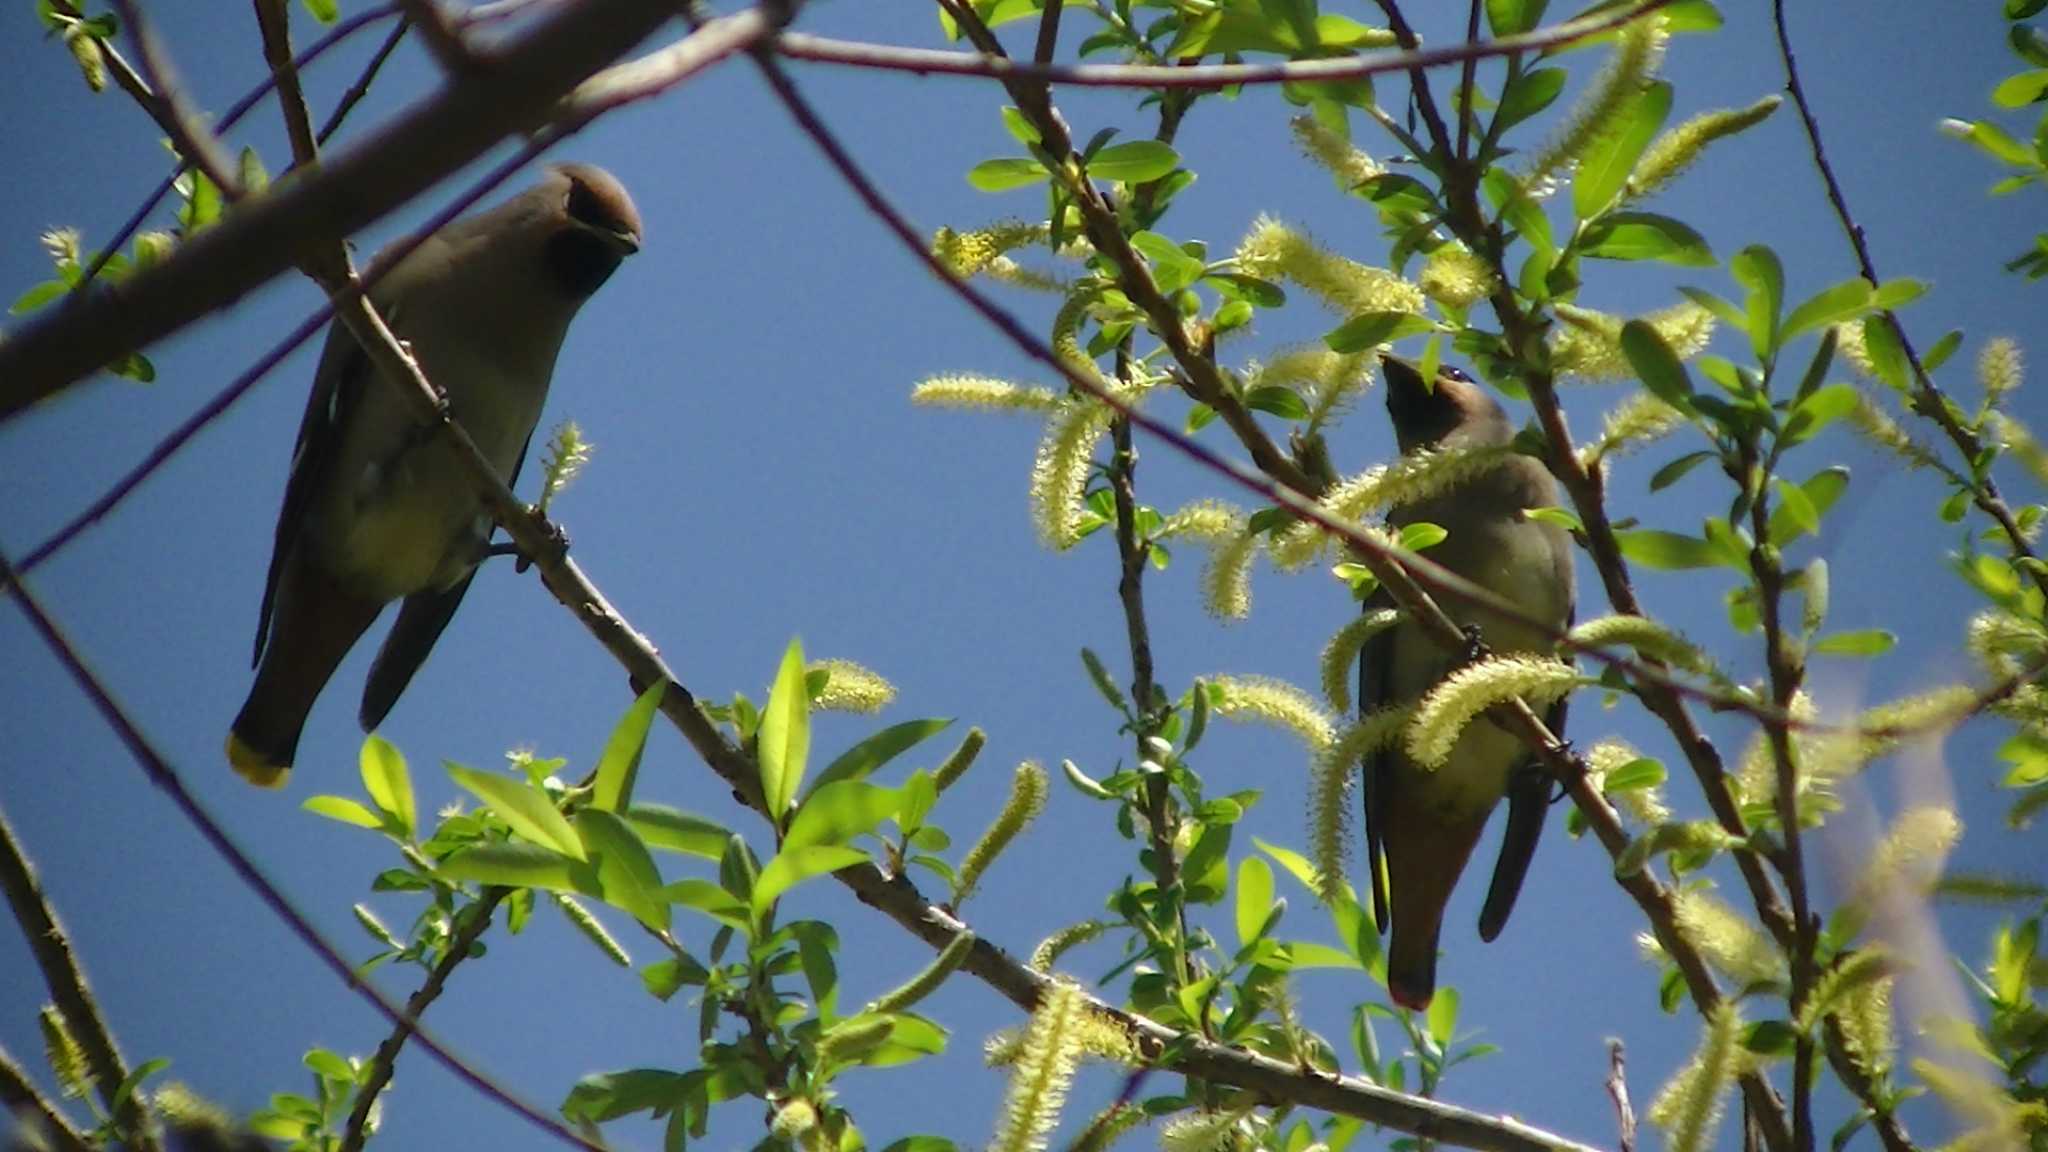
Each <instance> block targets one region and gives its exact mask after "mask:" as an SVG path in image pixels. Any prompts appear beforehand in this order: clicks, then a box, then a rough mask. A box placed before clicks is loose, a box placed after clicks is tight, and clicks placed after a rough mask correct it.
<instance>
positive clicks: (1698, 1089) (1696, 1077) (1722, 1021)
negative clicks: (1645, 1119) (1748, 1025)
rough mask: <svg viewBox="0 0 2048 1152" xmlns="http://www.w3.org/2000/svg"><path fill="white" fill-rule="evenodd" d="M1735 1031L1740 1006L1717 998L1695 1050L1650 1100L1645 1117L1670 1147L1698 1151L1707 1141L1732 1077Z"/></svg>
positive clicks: (1739, 1021)
mask: <svg viewBox="0 0 2048 1152" xmlns="http://www.w3.org/2000/svg"><path fill="white" fill-rule="evenodd" d="M1741 1032H1742V1013H1741V1010H1740V1009H1738V1008H1737V1007H1736V1006H1735V1004H1734V1003H1733V1002H1731V1001H1722V1003H1721V1005H1720V1006H1719V1007H1718V1008H1717V1009H1715V1011H1714V1014H1713V1015H1712V1016H1711V1017H1709V1018H1708V1020H1707V1034H1706V1036H1705V1038H1704V1039H1702V1040H1701V1041H1700V1047H1699V1051H1697V1052H1695V1053H1694V1054H1693V1058H1692V1060H1691V1061H1689V1062H1688V1063H1687V1064H1686V1066H1685V1067H1683V1068H1681V1069H1679V1070H1678V1074H1677V1075H1675V1076H1673V1077H1672V1078H1671V1080H1670V1082H1669V1083H1667V1084H1665V1085H1664V1088H1663V1090H1662V1091H1660V1092H1658V1093H1657V1098H1656V1099H1655V1100H1654V1101H1652V1102H1651V1104H1650V1121H1651V1123H1654V1124H1656V1125H1657V1126H1658V1127H1660V1128H1662V1129H1664V1130H1665V1132H1666V1133H1667V1134H1668V1136H1669V1140H1668V1142H1667V1147H1669V1148H1670V1150H1671V1152H1699V1150H1700V1149H1701V1148H1705V1147H1708V1146H1710V1145H1711V1143H1712V1139H1711V1138H1712V1136H1713V1134H1714V1128H1715V1126H1716V1125H1717V1124H1718V1123H1719V1122H1720V1119H1721V1111H1722V1107H1723V1105H1724V1103H1725V1101H1726V1098H1727V1093H1728V1086H1729V1084H1730V1083H1731V1082H1732V1081H1733V1080H1734V1079H1735V1062H1736V1038H1737V1037H1738V1036H1740V1035H1741Z"/></svg>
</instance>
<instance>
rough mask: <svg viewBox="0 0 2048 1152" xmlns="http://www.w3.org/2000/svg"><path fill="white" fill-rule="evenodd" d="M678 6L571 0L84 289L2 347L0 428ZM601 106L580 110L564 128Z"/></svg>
mask: <svg viewBox="0 0 2048 1152" xmlns="http://www.w3.org/2000/svg"><path fill="white" fill-rule="evenodd" d="M673 14H674V6H673V5H672V4H670V3H666V2H663V0H585V2H584V3H581V4H574V5H563V6H562V7H561V8H560V10H559V11H557V12H554V13H552V14H550V15H549V16H548V17H546V18H544V19H542V20H541V21H540V22H539V23H538V24H537V25H536V26H535V27H534V28H533V30H532V31H530V32H528V33H527V34H526V35H524V36H522V37H520V38H519V39H518V40H516V41H514V42H513V43H511V44H509V45H507V46H506V47H504V48H502V49H500V50H498V51H495V52H492V53H490V54H488V55H485V56H482V57H481V59H482V60H483V61H484V62H485V63H486V65H487V66H485V67H481V68H479V69H477V70H476V72H475V74H474V75H471V76H469V77H467V78H465V79H464V80H463V81H462V82H461V83H457V84H452V85H450V86H448V87H446V88H444V89H442V90H441V91H440V92H439V93H437V94H436V95H435V96H433V97H432V98H430V99H428V100H426V101H424V102H422V103H421V104H419V105H416V106H415V107H414V108H413V109H412V110H411V111H410V112H408V113H406V114H404V115H403V116H401V117H399V118H398V119H397V120H396V121H395V122H394V123H392V124H391V125H390V126H389V127H387V128H385V129H383V130H382V131H380V132H378V133H376V134H375V135H373V136H371V137H369V138H368V139H366V140H364V141H363V142H362V143H360V144H358V145H356V146H354V147H352V148H349V149H347V150H345V151H342V152H340V153H338V154H337V155H335V156H334V157H333V158H332V159H330V160H329V161H327V162H326V163H325V164H323V165H322V167H321V169H320V171H319V172H318V173H316V174H314V175H312V176H310V177H309V178H308V179H305V180H302V181H293V182H291V183H290V184H288V185H283V186H280V187H279V188H277V189H275V190H274V191H272V192H270V193H269V194H267V195H265V196H262V197H260V198H257V199H254V200H252V201H250V202H249V203H247V204H245V205H243V206H241V207H240V208H238V209H237V210H236V211H235V212H234V213H232V214H231V215H230V216H229V217H228V218H227V219H225V220H223V221H222V222H221V223H220V224H219V225H218V226H216V227H214V228H210V229H208V230H207V231H205V232H203V233H201V234H199V235H198V236H195V237H193V238H192V240H191V241H190V242H189V243H187V244H186V245H184V246H183V247H182V248H181V249H180V250H179V251H178V253H177V254H176V255H174V256H173V257H172V258H171V259H169V260H167V261H165V262H164V263H162V264H161V265H158V266H157V267H155V268H152V269H150V270H149V271H147V272H144V273H141V274H138V275H137V276H135V277H134V278H132V279H130V280H128V281H126V282H124V283H123V284H121V285H120V286H119V288H117V289H102V290H101V291H99V292H96V293H94V294H92V295H90V296H84V297H80V298H78V299H76V300H74V301H73V302H71V303H70V304H69V305H68V306H65V307H61V308H57V309H55V310H53V311H52V313H51V314H50V315H48V316H47V317H45V318H43V319H40V320H38V321H37V322H35V323H33V324H30V325H29V326H28V327H27V328H25V329H23V330H22V331H20V332H19V333H16V334H15V335H14V336H13V337H12V338H10V339H9V340H7V341H5V342H0V423H4V422H5V421H7V420H10V419H12V418H14V417H15V416H17V415H19V414H20V413H21V412H22V411H23V410H24V409H26V408H27V407H29V406H30V405H32V404H35V403H37V402H38V401H41V400H43V399H45V398H47V397H49V396H51V395H53V394H55V393H56V392H58V391H60V390H62V389H63V388H64V387H65V386H67V385H69V384H71V383H73V382H75V381H77V380H79V379H81V378H83V377H84V376H86V375H88V374H90V373H91V372H93V371H94V370H96V369H98V368H100V367H102V366H103V365H105V364H108V363H111V362H113V361H114V360H117V359H119V358H120V357H122V356H125V355H127V354H129V353H131V352H134V351H136V350H138V349H140V348H142V347H143V346H145V345H147V344H149V343H151V342H153V341H155V340H158V339H161V338H162V337H164V336H167V335H169V334H170V333H172V332H175V331H177V330H178V329H179V328H182V327H184V326H185V325H187V324H190V323H192V322H193V321H195V320H197V319H199V318H200V317H202V316H204V315H206V314H207V313H209V312H211V311H213V310H215V309H218V308H221V307H224V306H226V305H227V304H229V303H231V302H233V301H234V300H236V299H239V298H240V297H241V296H242V295H244V294H246V293H247V292H249V291H251V290H252V289H254V288H256V287H258V286H260V285H262V284H264V283H266V282H268V281H269V280H271V279H272V278H274V277H275V276H277V275H278V274H279V273H281V272H283V271H285V270H286V269H287V268H289V267H291V265H292V264H293V262H294V260H295V259H296V258H297V257H298V255H299V253H301V252H303V251H304V250H305V247H306V245H307V243H308V242H309V241H311V240H327V241H333V240H338V239H341V238H343V237H346V236H348V235H349V234H350V233H352V232H354V231H356V230H357V229H359V228H362V227H363V226H365V225H367V224H369V223H371V222H373V221H375V220H377V219H379V218H380V217H382V216H383V215H384V214H385V213H387V212H390V211H391V210H392V209H394V208H396V207H398V206H399V205H401V204H403V203H405V202H406V201H408V200H410V199H412V198H413V197H414V196H417V195H419V194H420V193H421V192H424V191H426V190H427V189H428V188H430V187H432V186H433V185H434V184H435V183H436V182H437V181H439V180H441V179H442V178H443V177H445V176H447V175H449V174H451V173H453V172H455V171H457V170H458V169H460V168H461V167H462V166H464V165H466V164H468V163H469V162H470V161H472V160H474V159H476V158H477V157H478V156H481V155H482V154H483V153H484V152H485V151H486V150H488V149H489V148H490V147H492V146H493V145H495V144H497V143H498V142H499V141H500V140H503V139H504V138H506V137H507V136H510V135H512V134H514V133H518V132H522V131H528V130H533V129H537V128H540V127H542V126H543V125H546V124H548V123H550V122H551V121H552V122H556V123H557V124H558V126H559V125H561V124H562V121H563V118H562V117H559V116H558V115H557V113H558V111H559V109H558V104H559V102H560V101H561V100H562V98H563V97H565V96H568V95H569V94H570V93H571V92H572V91H573V90H574V89H575V88H576V86H577V85H579V84H581V83H582V82H584V81H585V80H587V79H589V78H590V77H591V76H592V75H593V74H595V73H597V72H598V71H599V70H600V69H602V68H603V67H604V66H605V65H607V64H609V63H611V62H612V61H613V60H616V59H618V58H619V57H621V56H623V55H625V54H626V53H627V52H628V51H630V50H631V49H632V48H633V47H634V45H636V44H638V43H640V42H641V41H642V40H644V39H646V38H647V37H648V36H649V35H650V34H652V33H653V32H654V31H655V30H656V29H658V28H659V27H661V26H662V25H663V24H664V23H666V22H667V21H668V20H669V19H670V18H671V17H672V16H673ZM768 30H769V25H768V24H767V22H766V21H765V20H764V19H763V18H762V16H761V15H760V14H759V13H758V12H754V11H751V10H750V11H746V12H741V13H738V14H735V15H733V16H729V17H725V18H723V19H721V20H718V21H714V22H713V23H711V24H710V25H708V26H707V27H706V28H705V30H704V31H703V32H700V33H698V34H696V35H695V36H693V37H691V38H690V39H691V41H692V42H694V44H695V50H696V51H697V52H699V53H700V54H702V55H704V56H705V57H706V60H705V61H704V62H705V63H709V62H711V61H713V60H716V59H722V58H724V57H725V56H727V55H730V54H731V53H733V52H735V51H738V50H740V49H741V48H743V47H745V46H746V45H748V44H750V43H752V42H753V41H754V40H755V39H758V38H759V37H761V36H762V35H764V34H766V33H767V31H768ZM601 110H602V106H598V105H593V104H590V103H587V102H586V103H584V104H581V105H578V106H577V108H576V110H574V111H572V114H571V118H569V119H568V120H567V125H566V127H563V129H562V130H570V129H572V128H573V127H577V126H580V123H579V119H580V118H581V117H583V116H586V115H589V114H594V112H595V111H601Z"/></svg>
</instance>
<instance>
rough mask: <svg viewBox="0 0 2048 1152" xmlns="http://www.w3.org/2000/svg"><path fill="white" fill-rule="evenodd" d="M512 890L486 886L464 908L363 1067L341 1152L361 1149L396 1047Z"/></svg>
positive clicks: (394, 1060) (392, 1065) (412, 1029)
mask: <svg viewBox="0 0 2048 1152" xmlns="http://www.w3.org/2000/svg"><path fill="white" fill-rule="evenodd" d="M511 891H512V890H511V889H509V888H486V889H484V893H483V895H482V897H480V898H479V899H478V900H477V902H476V903H474V904H472V905H470V906H469V907H468V908H466V909H464V911H463V919H462V923H461V924H460V925H459V926H458V927H457V928H456V929H455V931H454V932H453V933H452V934H451V935H450V936H449V937H448V941H447V943H446V944H445V945H444V946H443V951H442V953H441V959H440V960H439V961H437V962H436V963H435V964H434V967H433V969H432V970H431V971H429V972H428V973H427V978H426V980H425V981H423V982H422V983H421V984H420V986H419V988H418V990H416V991H414V992H413V994H412V996H411V998H409V999H408V1000H406V1002H405V1016H404V1017H403V1018H402V1019H400V1020H399V1021H398V1023H397V1024H396V1025H394V1026H393V1027H392V1029H391V1034H390V1035H388V1036H386V1037H384V1042H383V1043H381V1044H379V1045H377V1051H376V1053H375V1054H374V1055H372V1056H371V1057H370V1066H369V1067H368V1068H366V1069H364V1070H363V1075H362V1078H361V1079H360V1080H359V1081H358V1085H357V1088H356V1102H355V1107H353V1108H352V1109H350V1110H349V1114H348V1124H347V1126H346V1127H344V1128H343V1129H342V1134H341V1152H362V1147H363V1141H364V1140H366V1139H367V1138H368V1137H369V1134H370V1114H371V1112H372V1111H374V1110H375V1108H376V1105H377V1098H378V1097H379V1096H381V1095H382V1094H383V1092H384V1089H385V1088H386V1087H387V1086H388V1085H390V1083H391V1073H392V1071H393V1069H394V1068H395V1067H396V1066H397V1064H398V1053H399V1051H400V1050H401V1049H403V1048H404V1047H405V1042H406V1040H408V1039H409V1038H411V1036H412V1034H413V1033H414V1032H415V1031H417V1029H418V1027H419V1019H420V1017H421V1016H423V1015H425V1014H426V1011H427V1009H428V1008H429V1007H431V1006H432V1005H433V1003H434V1001H436V1000H438V999H440V997H441V989H442V988H443V987H444V986H446V985H447V983H448V977H449V975H450V974H452V973H453V972H454V971H455V969H456V966H457V965H459V964H461V963H462V962H463V961H464V960H467V959H469V953H470V949H472V948H474V947H475V946H476V942H477V941H478V940H479V939H481V938H482V937H483V934H484V933H485V932H488V931H490V928H491V918H492V917H493V916H494V915H496V914H497V911H498V905H499V904H501V903H503V902H504V899H505V897H506V896H508V895H510V894H511Z"/></svg>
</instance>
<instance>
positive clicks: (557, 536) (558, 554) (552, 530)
mask: <svg viewBox="0 0 2048 1152" xmlns="http://www.w3.org/2000/svg"><path fill="white" fill-rule="evenodd" d="M529 512H531V514H532V516H533V521H534V526H535V527H537V528H539V529H540V531H541V535H542V536H543V537H544V543H543V545H542V550H543V551H544V552H545V555H544V556H529V555H527V554H525V553H523V552H521V553H519V562H518V563H517V564H515V565H514V566H513V570H514V571H516V572H524V571H526V570H527V569H528V568H531V567H533V566H534V564H535V563H537V562H540V561H543V560H545V561H548V562H550V563H552V562H556V561H559V560H561V558H562V557H564V556H567V555H568V554H569V531H568V529H566V528H564V527H562V526H561V525H560V524H557V523H555V522H554V521H553V520H550V519H548V518H547V517H546V516H545V515H544V514H542V513H541V512H539V511H537V510H532V509H529Z"/></svg>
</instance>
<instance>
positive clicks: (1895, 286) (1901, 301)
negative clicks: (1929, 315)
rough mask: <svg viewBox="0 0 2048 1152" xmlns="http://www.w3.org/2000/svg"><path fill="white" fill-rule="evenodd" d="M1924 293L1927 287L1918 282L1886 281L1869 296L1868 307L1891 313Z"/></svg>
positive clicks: (1904, 280)
mask: <svg viewBox="0 0 2048 1152" xmlns="http://www.w3.org/2000/svg"><path fill="white" fill-rule="evenodd" d="M1926 292H1927V285H1925V284H1922V283H1921V282H1920V281H1918V280H1910V279H1906V278H1904V277H1901V278H1900V279H1897V280H1887V281H1885V282H1884V283H1882V284H1879V285H1878V286H1877V291H1876V292H1874V293H1872V294H1871V297H1870V306H1871V307H1872V308H1877V309H1881V310H1884V311H1891V310H1894V309H1898V308H1903V307H1905V306H1906V305H1908V304H1911V303H1912V302H1913V301H1915V300H1918V299H1919V298H1920V297H1921V296H1923V295H1925V294H1926ZM1933 370H1934V369H1933V368H1932V367H1930V368H1929V369H1928V371H1930V372H1932V371H1933Z"/></svg>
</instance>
